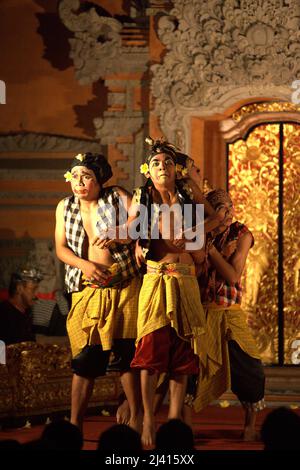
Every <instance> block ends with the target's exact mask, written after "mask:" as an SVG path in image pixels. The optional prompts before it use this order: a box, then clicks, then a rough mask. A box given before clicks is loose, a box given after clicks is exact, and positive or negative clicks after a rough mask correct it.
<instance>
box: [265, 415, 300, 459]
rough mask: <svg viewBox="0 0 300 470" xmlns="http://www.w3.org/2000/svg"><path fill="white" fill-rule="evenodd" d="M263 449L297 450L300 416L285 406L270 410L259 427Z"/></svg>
mask: <svg viewBox="0 0 300 470" xmlns="http://www.w3.org/2000/svg"><path fill="white" fill-rule="evenodd" d="M261 438H262V441H263V443H264V446H265V447H264V449H265V450H299V449H300V416H299V415H298V414H297V413H295V412H294V411H292V410H289V409H288V408H285V407H280V408H277V409H275V410H273V411H271V412H270V413H269V414H268V415H267V417H266V418H265V420H264V422H263V425H262V428H261Z"/></svg>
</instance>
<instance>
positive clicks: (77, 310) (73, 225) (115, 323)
mask: <svg viewBox="0 0 300 470" xmlns="http://www.w3.org/2000/svg"><path fill="white" fill-rule="evenodd" d="M111 176H112V171H111V167H110V165H109V163H108V162H107V160H106V158H105V157H104V156H103V155H100V154H91V153H86V154H79V155H77V156H76V157H75V158H74V160H73V161H72V163H71V167H70V170H69V171H68V172H67V173H66V174H65V177H66V179H67V181H70V182H71V189H72V192H73V195H72V196H70V197H67V198H65V199H63V200H62V201H60V202H59V204H58V206H57V209H56V230H55V240H56V252H57V256H58V258H59V259H61V260H62V261H63V262H64V263H65V267H66V276H65V283H66V287H67V290H68V292H70V293H72V307H71V310H70V312H69V315H68V320H67V330H68V335H69V339H70V343H71V349H72V356H73V359H72V369H73V372H74V375H73V381H72V406H71V422H72V423H73V424H75V425H77V426H78V427H79V428H80V429H82V424H83V418H84V414H85V411H86V408H87V406H88V402H89V398H90V396H91V394H92V390H93V385H94V380H95V378H96V377H98V376H101V375H104V374H105V373H106V368H107V365H108V361H109V356H110V352H111V350H112V349H113V350H115V351H117V354H118V356H119V357H120V359H121V361H120V365H119V366H120V371H121V382H122V385H123V388H124V391H125V394H126V397H127V400H128V403H129V408H130V419H129V425H130V426H131V427H132V428H134V429H136V430H139V427H140V425H141V422H140V418H139V405H140V387H139V378H138V374H136V372H135V371H132V370H131V369H130V362H131V359H132V357H133V354H134V350H135V345H134V342H135V338H136V334H137V332H136V325H137V307H138V293H139V288H140V278H139V270H138V266H137V264H136V260H135V254H134V250H135V243H134V242H133V241H132V240H131V239H129V238H126V239H121V238H120V236H119V232H118V230H116V234H115V238H114V239H112V238H110V239H109V238H108V237H107V234H106V232H103V231H102V233H99V227H102V228H103V227H106V229H107V230H109V228H110V225H111V212H110V210H111V209H112V208H113V209H114V210H116V213H117V214H118V213H119V209H120V205H121V206H122V207H123V209H125V212H126V211H127V210H128V209H129V206H130V202H131V197H130V195H129V194H128V193H127V191H125V190H124V189H122V188H120V187H118V186H111V187H104V186H103V185H104V184H105V183H106V182H107V181H108V180H109V179H110V178H111ZM116 225H118V221H116ZM97 227H98V228H97Z"/></svg>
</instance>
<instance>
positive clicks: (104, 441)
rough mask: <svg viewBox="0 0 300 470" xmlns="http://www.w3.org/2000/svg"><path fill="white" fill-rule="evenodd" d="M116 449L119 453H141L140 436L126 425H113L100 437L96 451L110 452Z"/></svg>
mask: <svg viewBox="0 0 300 470" xmlns="http://www.w3.org/2000/svg"><path fill="white" fill-rule="evenodd" d="M116 448H117V449H118V451H121V452H123V451H128V452H141V451H142V443H141V436H140V435H139V433H137V432H136V431H134V429H132V428H130V427H129V426H127V425H126V424H115V425H114V426H111V427H110V428H109V429H107V430H106V431H104V432H103V433H102V434H101V435H100V437H99V440H98V449H97V450H99V451H101V452H111V451H115V450H116Z"/></svg>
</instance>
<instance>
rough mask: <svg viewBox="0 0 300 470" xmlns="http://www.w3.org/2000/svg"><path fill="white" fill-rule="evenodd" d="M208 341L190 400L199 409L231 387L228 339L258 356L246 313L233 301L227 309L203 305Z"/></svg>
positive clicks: (213, 305)
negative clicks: (194, 390)
mask: <svg viewBox="0 0 300 470" xmlns="http://www.w3.org/2000/svg"><path fill="white" fill-rule="evenodd" d="M204 308H205V315H206V328H207V342H206V355H205V359H206V360H205V361H203V362H204V363H203V364H202V367H201V369H200V374H199V378H198V385H197V392H196V396H195V399H194V402H193V405H194V408H195V410H196V411H200V410H201V409H202V408H204V407H205V406H207V405H208V404H209V403H210V402H211V401H213V400H216V399H218V398H219V397H220V396H221V395H222V394H223V393H224V392H226V390H228V389H230V387H231V379H230V362H229V352H228V341H229V340H234V341H236V342H237V343H238V345H239V346H240V348H241V349H242V350H243V351H244V352H245V353H247V354H248V355H249V356H251V357H253V358H256V359H260V355H259V353H258V350H257V347H256V344H255V341H254V338H253V336H252V335H251V332H250V330H249V327H248V325H247V323H246V315H245V312H244V311H243V310H242V309H241V306H240V305H238V304H236V305H232V306H230V307H228V308H226V309H224V307H220V306H218V305H217V304H210V305H207V306H205V307H204Z"/></svg>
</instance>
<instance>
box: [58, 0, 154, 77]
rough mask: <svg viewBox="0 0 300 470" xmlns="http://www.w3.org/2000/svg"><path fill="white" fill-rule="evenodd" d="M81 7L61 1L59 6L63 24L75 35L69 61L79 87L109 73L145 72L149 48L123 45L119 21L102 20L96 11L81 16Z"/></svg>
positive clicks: (76, 0) (75, 1)
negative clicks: (71, 63)
mask: <svg viewBox="0 0 300 470" xmlns="http://www.w3.org/2000/svg"><path fill="white" fill-rule="evenodd" d="M79 7H80V2H79V0H62V1H61V2H60V5H59V15H60V18H61V20H62V21H63V23H64V25H65V26H66V27H67V28H68V29H69V30H70V31H72V32H73V33H74V38H71V39H70V45H71V53H70V57H71V58H72V59H73V61H74V66H75V75H76V78H77V80H78V81H79V83H81V84H82V85H86V84H89V83H93V82H96V81H97V80H98V79H99V78H102V77H105V76H106V75H108V74H110V73H116V72H121V71H122V72H125V71H130V70H140V71H145V70H146V66H145V58H144V55H145V53H146V54H147V51H148V48H147V47H134V46H129V47H126V46H124V45H122V36H121V30H122V28H123V25H122V23H120V21H118V20H116V19H115V18H109V17H104V16H99V15H98V13H97V12H96V10H95V8H91V9H90V10H89V11H87V12H84V13H80V14H78V13H76V11H77V10H78V9H79Z"/></svg>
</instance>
